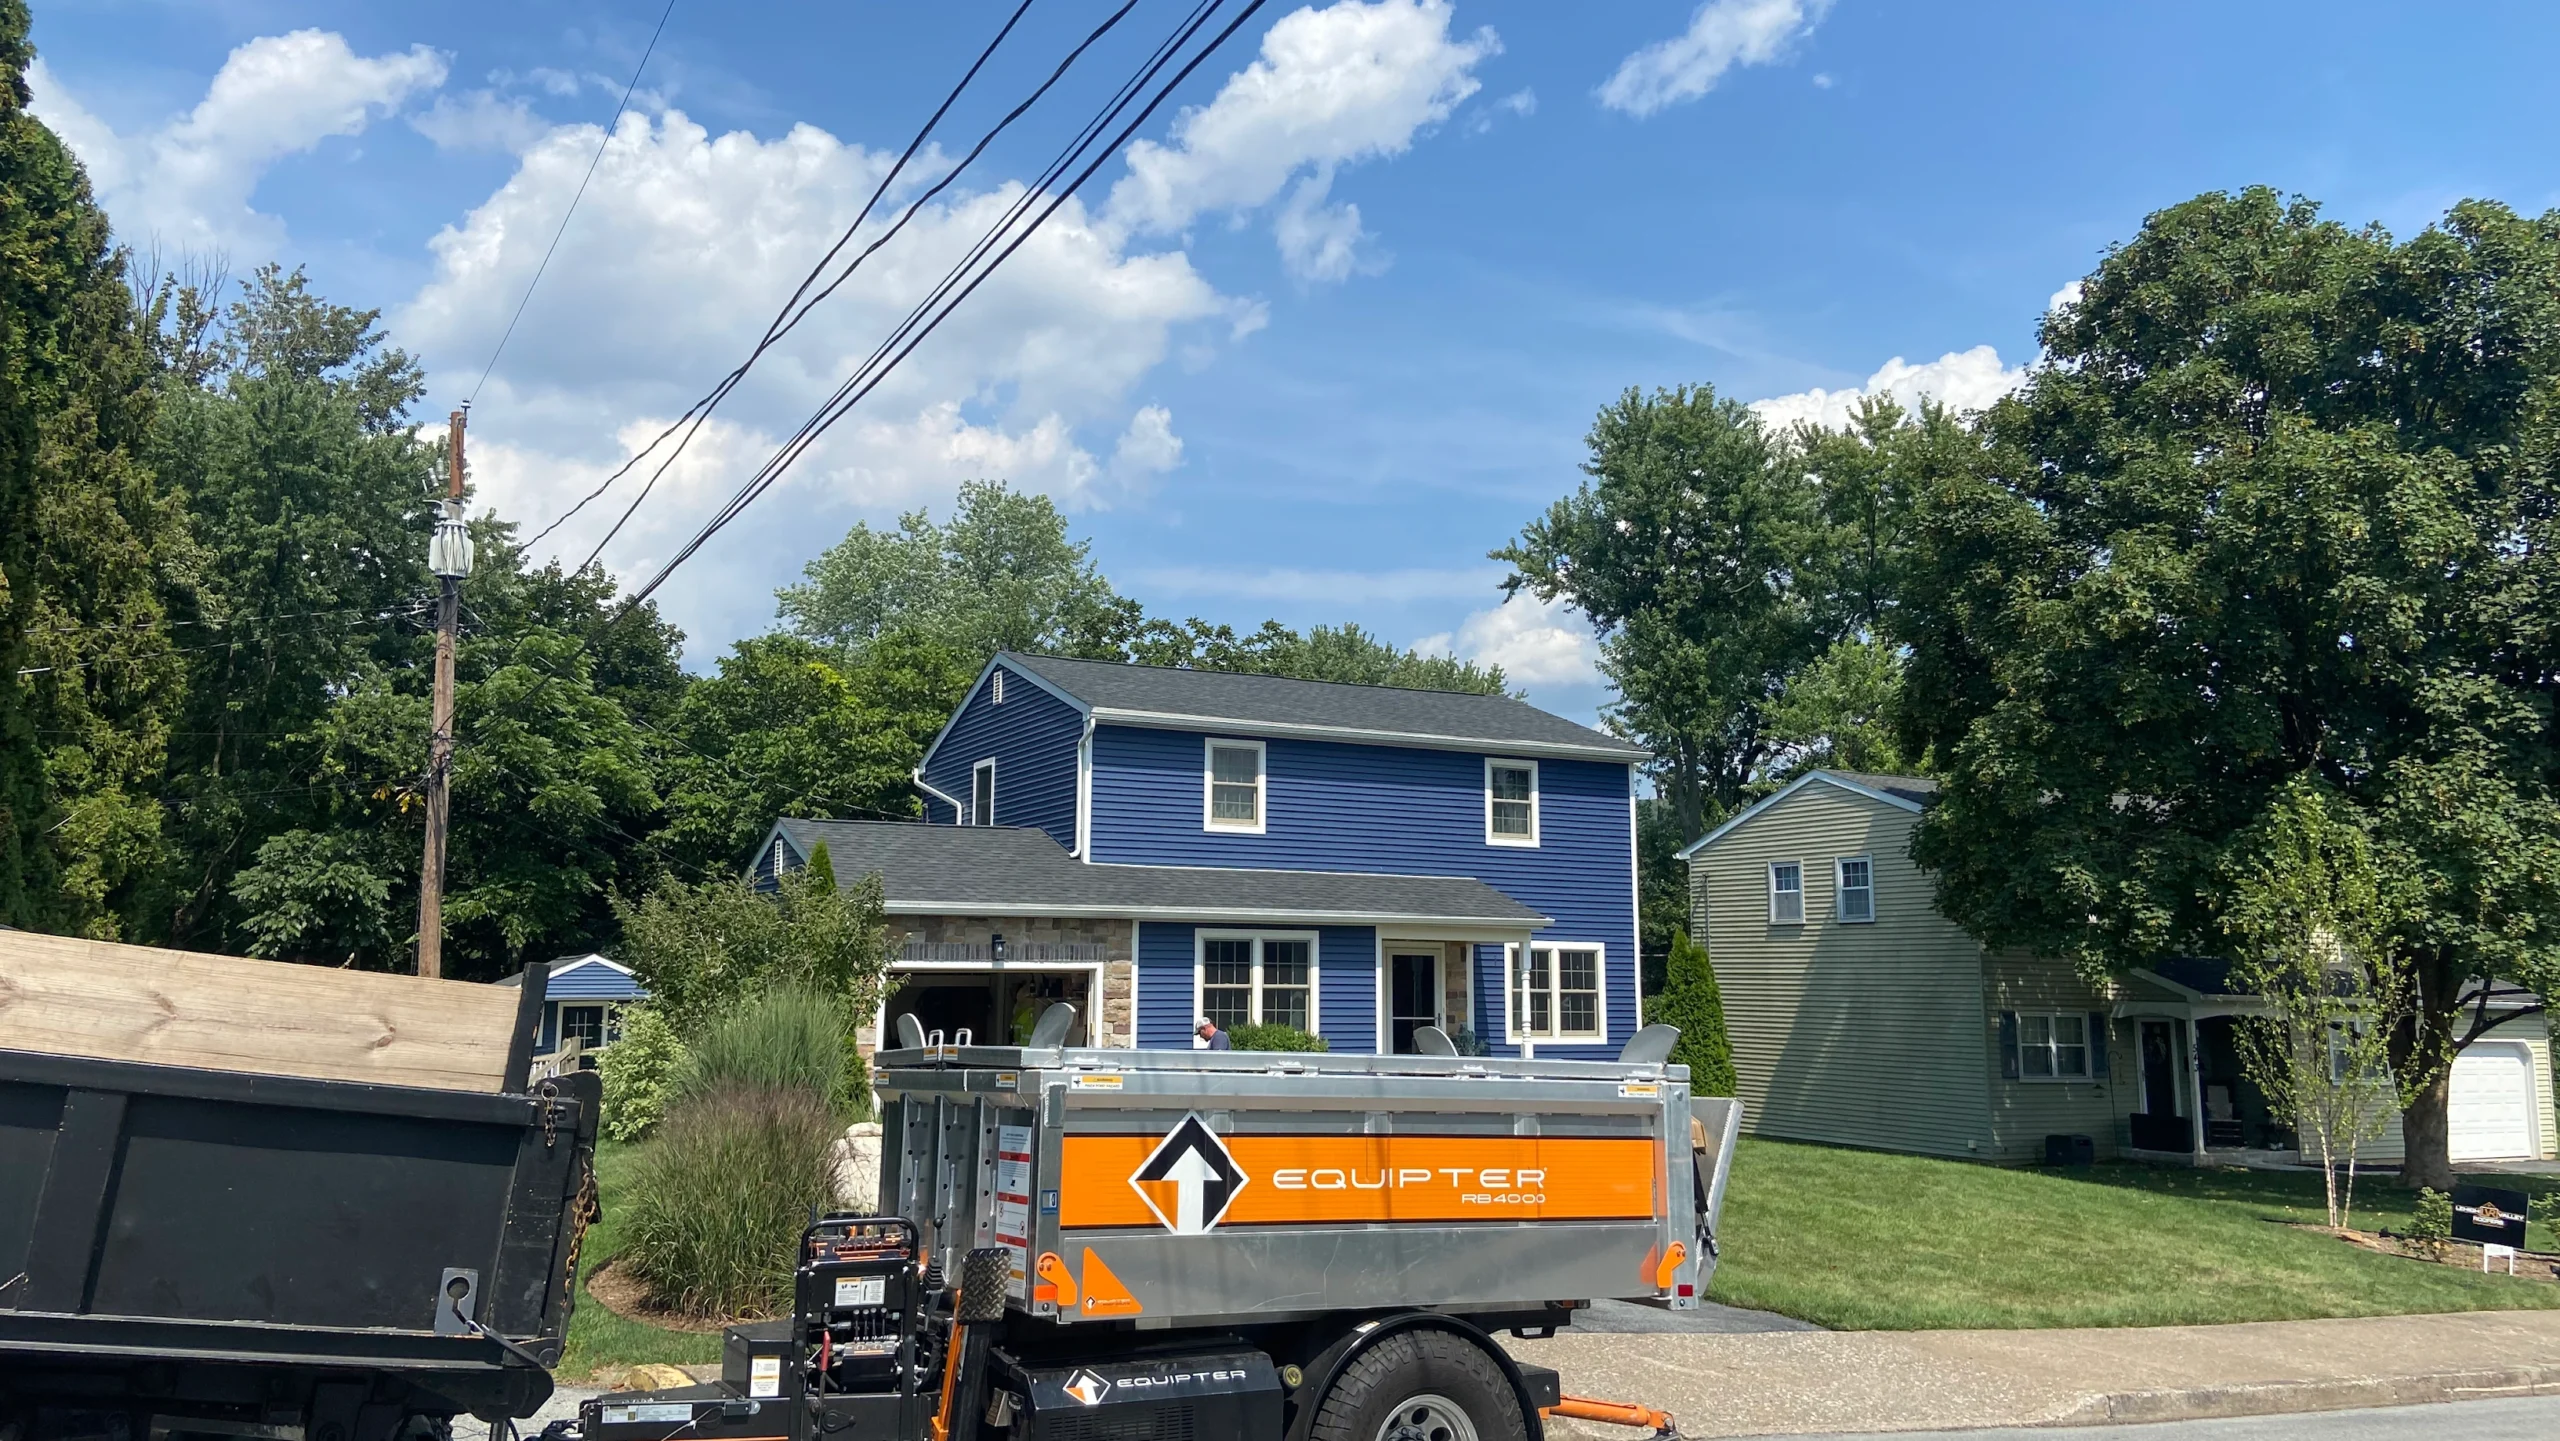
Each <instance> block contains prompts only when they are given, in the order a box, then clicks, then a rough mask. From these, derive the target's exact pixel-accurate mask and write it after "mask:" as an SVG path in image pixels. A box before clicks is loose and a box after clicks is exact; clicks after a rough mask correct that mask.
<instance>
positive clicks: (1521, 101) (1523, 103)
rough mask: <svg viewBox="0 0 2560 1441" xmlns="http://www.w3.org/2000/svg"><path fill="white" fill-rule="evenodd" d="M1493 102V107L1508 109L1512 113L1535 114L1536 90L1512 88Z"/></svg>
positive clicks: (1536, 103)
mask: <svg viewBox="0 0 2560 1441" xmlns="http://www.w3.org/2000/svg"><path fill="white" fill-rule="evenodd" d="M1493 104H1494V108H1495V109H1497V110H1508V111H1510V112H1511V113H1512V114H1514V115H1535V114H1537V113H1538V92H1537V91H1535V90H1526V89H1523V90H1514V91H1512V92H1511V93H1510V94H1508V95H1505V96H1503V97H1502V98H1501V99H1499V100H1497V101H1495V102H1493Z"/></svg>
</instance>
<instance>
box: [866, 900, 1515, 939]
mask: <svg viewBox="0 0 2560 1441" xmlns="http://www.w3.org/2000/svg"><path fill="white" fill-rule="evenodd" d="M881 909H882V910H884V911H886V912H887V913H888V914H890V915H893V916H1058V917H1061V918H1071V919H1076V920H1111V921H1192V922H1197V923H1201V924H1209V925H1271V924H1275V923H1285V924H1291V925H1302V926H1380V927H1384V926H1424V927H1429V928H1431V929H1433V930H1442V931H1466V932H1469V933H1472V934H1481V935H1483V936H1484V937H1485V938H1487V939H1509V938H1511V937H1515V936H1517V935H1519V934H1520V933H1521V932H1522V931H1524V930H1531V931H1536V930H1544V929H1546V928H1547V927H1549V926H1552V925H1554V924H1555V919H1554V918H1553V917H1551V916H1541V915H1529V916H1520V917H1503V916H1442V915H1432V914H1429V913H1427V912H1410V911H1340V910H1303V909H1299V910H1293V909H1290V908H1289V907H1286V906H1277V907H1274V906H1124V905H1107V906H1106V905H1083V904H1068V905H1044V904H1041V903H1039V902H1036V901H1002V902H996V903H992V904H991V903H988V902H985V901H965V900H950V901H933V900H912V899H900V900H892V901H889V902H887V903H886V904H884V905H883V906H882V908H881Z"/></svg>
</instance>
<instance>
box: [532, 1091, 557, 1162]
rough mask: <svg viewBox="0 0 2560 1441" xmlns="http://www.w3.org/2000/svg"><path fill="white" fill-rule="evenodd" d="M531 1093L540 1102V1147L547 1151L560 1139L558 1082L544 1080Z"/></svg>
mask: <svg viewBox="0 0 2560 1441" xmlns="http://www.w3.org/2000/svg"><path fill="white" fill-rule="evenodd" d="M533 1094H534V1095H535V1096H536V1097H538V1098H540V1100H541V1102H542V1149H544V1150H546V1151H548V1150H550V1149H551V1148H552V1147H553V1146H555V1145H557V1144H559V1141H560V1083H559V1082H557V1081H545V1082H543V1083H542V1084H541V1085H539V1086H536V1087H535V1088H534V1091H533Z"/></svg>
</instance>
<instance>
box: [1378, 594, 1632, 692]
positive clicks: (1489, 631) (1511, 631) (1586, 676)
mask: <svg viewBox="0 0 2560 1441" xmlns="http://www.w3.org/2000/svg"><path fill="white" fill-rule="evenodd" d="M1413 648H1414V649H1415V650H1418V651H1421V652H1423V653H1424V654H1426V655H1454V656H1458V657H1460V658H1462V659H1465V660H1471V661H1476V662H1478V663H1480V664H1489V665H1498V666H1500V667H1502V673H1503V674H1504V675H1505V676H1507V677H1509V678H1510V680H1511V683H1512V684H1514V685H1520V686H1528V687H1532V688H1537V687H1565V686H1577V687H1578V686H1596V685H1598V684H1600V669H1599V662H1600V645H1599V642H1598V641H1597V640H1596V639H1595V638H1594V637H1593V636H1592V634H1591V627H1590V626H1589V625H1588V624H1586V623H1584V621H1583V619H1582V617H1581V616H1580V615H1578V614H1576V613H1575V612H1574V610H1573V609H1572V607H1570V606H1568V605H1567V604H1565V602H1564V601H1562V600H1560V599H1559V600H1555V601H1551V602H1541V601H1539V600H1538V599H1537V598H1536V597H1535V596H1531V595H1528V594H1526V593H1523V594H1519V595H1515V596H1512V597H1510V598H1509V599H1507V600H1505V601H1504V602H1503V603H1502V604H1500V605H1497V606H1495V607H1493V608H1492V609H1490V610H1480V611H1477V612H1475V613H1474V614H1473V615H1470V616H1468V617H1467V618H1466V620H1465V621H1464V622H1462V623H1460V625H1459V626H1458V629H1457V631H1456V633H1455V634H1451V633H1449V632H1446V631H1443V632H1442V633H1440V634H1438V635H1427V636H1424V637H1423V638H1422V639H1420V640H1418V641H1415V642H1414V643H1413Z"/></svg>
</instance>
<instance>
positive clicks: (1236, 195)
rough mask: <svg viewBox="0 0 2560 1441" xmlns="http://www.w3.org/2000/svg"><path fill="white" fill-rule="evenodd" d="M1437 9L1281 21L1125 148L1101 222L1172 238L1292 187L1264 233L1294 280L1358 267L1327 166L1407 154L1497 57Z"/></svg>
mask: <svg viewBox="0 0 2560 1441" xmlns="http://www.w3.org/2000/svg"><path fill="white" fill-rule="evenodd" d="M1450 13H1451V12H1450V7H1449V4H1448V0H1375V3H1362V0H1340V3H1337V4H1334V5H1329V6H1327V7H1325V8H1324V9H1322V10H1317V9H1314V8H1312V7H1310V8H1306V9H1301V10H1297V11H1294V12H1292V13H1291V14H1288V15H1286V16H1283V17H1281V19H1280V20H1279V22H1278V23H1276V24H1274V25H1273V26H1272V27H1271V29H1270V31H1269V33H1267V34H1265V35H1264V36H1263V38H1262V52H1261V54H1260V55H1259V56H1257V57H1256V58H1255V60H1254V61H1253V63H1252V64H1250V65H1248V66H1246V67H1245V68H1244V69H1242V70H1240V71H1238V72H1236V74H1234V75H1233V76H1230V77H1229V78H1228V80H1227V83H1226V84H1225V85H1224V86H1223V87H1221V88H1220V89H1219V91H1218V94H1217V96H1216V98H1215V99H1212V100H1211V101H1210V102H1209V103H1208V104H1207V105H1205V106H1202V107H1200V108H1198V109H1194V110H1187V111H1185V112H1183V114H1182V116H1181V118H1180V119H1178V120H1176V121H1175V122H1174V125H1173V133H1172V136H1171V138H1170V139H1169V140H1168V141H1166V142H1165V143H1162V144H1159V143H1157V142H1155V141H1151V140H1142V141H1140V142H1138V143H1137V144H1135V145H1132V146H1131V147H1129V158H1128V164H1129V173H1128V174H1127V175H1125V176H1123V177H1121V179H1120V180H1119V182H1118V183H1117V184H1115V185H1113V186H1112V188H1111V198H1110V200H1109V201H1108V202H1107V203H1106V204H1105V206H1104V207H1103V214H1104V215H1105V217H1106V218H1107V219H1108V220H1109V221H1110V223H1112V224H1113V225H1116V226H1120V227H1122V228H1124V229H1126V230H1128V231H1130V232H1132V233H1158V234H1163V233H1171V232H1176V231H1179V230H1181V229H1183V228H1184V227H1186V226H1188V225H1189V224H1191V222H1192V221H1193V220H1194V219H1196V218H1198V217H1199V216H1201V215H1205V214H1212V213H1218V212H1235V213H1238V214H1241V213H1244V212H1249V211H1253V210H1258V209H1260V208H1262V207H1263V206H1265V205H1268V204H1269V203H1271V201H1272V200H1274V199H1276V198H1278V197H1279V195H1280V193H1281V191H1282V190H1284V189H1289V188H1290V182H1291V181H1292V180H1296V181H1297V182H1298V183H1297V185H1296V187H1295V188H1294V189H1290V194H1289V199H1288V203H1287V204H1286V206H1285V207H1284V208H1283V210H1282V212H1281V214H1280V215H1279V217H1278V218H1277V220H1276V223H1275V229H1276V232H1277V238H1278V240H1279V244H1280V251H1281V258H1282V261H1283V263H1284V264H1286V265H1287V266H1288V268H1289V271H1290V273H1291V274H1292V275H1295V276H1297V277H1298V278H1299V279H1301V280H1339V279H1342V278H1343V277H1344V276H1347V275H1349V274H1351V273H1352V272H1353V271H1354V270H1357V269H1360V268H1362V267H1363V265H1364V264H1366V263H1369V262H1365V261H1364V260H1363V259H1362V258H1361V257H1360V255H1359V247H1360V242H1361V240H1362V239H1363V238H1364V237H1363V232H1362V231H1361V229H1360V212H1359V211H1358V210H1357V209H1356V208H1355V207H1352V206H1349V205H1339V206H1334V205H1328V204H1326V203H1325V202H1326V196H1327V193H1328V191H1329V190H1330V188H1331V186H1332V183H1333V176H1334V172H1335V170H1336V169H1337V168H1338V167H1341V166H1344V165H1351V164H1357V163H1358V162H1360V161H1363V160H1371V159H1376V158H1380V157H1384V156H1392V155H1400V154H1402V153H1404V151H1406V150H1407V149H1409V148H1411V146H1412V144H1413V140H1414V136H1415V134H1416V133H1417V132H1419V131H1421V130H1422V129H1423V128H1424V127H1426V126H1430V125H1435V124H1438V123H1439V122H1441V121H1443V120H1446V119H1447V118H1448V117H1449V113H1450V112H1451V111H1452V110H1454V109H1456V108H1457V106H1458V105H1459V103H1460V102H1462V101H1464V100H1465V99H1466V98H1467V97H1468V96H1470V95H1473V94H1474V93H1475V92H1476V90H1477V89H1478V88H1479V84H1480V82H1478V81H1477V80H1476V78H1475V76H1474V74H1473V71H1474V69H1475V66H1476V64H1477V63H1478V62H1479V61H1482V60H1484V59H1485V58H1487V57H1488V56H1491V55H1494V54H1497V53H1499V52H1500V50H1501V48H1502V47H1501V43H1500V42H1499V41H1498V40H1496V39H1495V37H1494V34H1493V32H1492V31H1491V30H1479V31H1477V32H1476V33H1475V34H1474V35H1473V36H1471V37H1468V38H1466V39H1455V38H1452V37H1451V35H1450V33H1449V21H1450Z"/></svg>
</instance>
